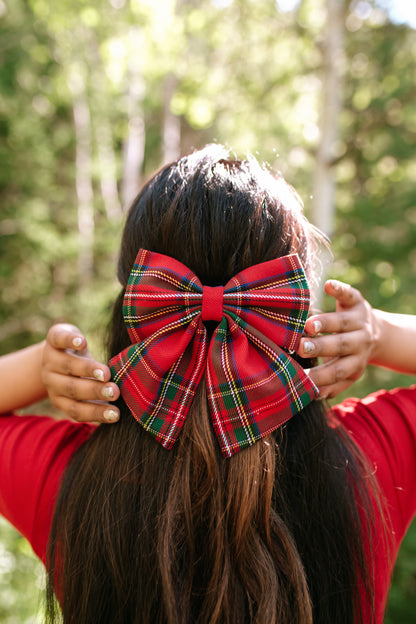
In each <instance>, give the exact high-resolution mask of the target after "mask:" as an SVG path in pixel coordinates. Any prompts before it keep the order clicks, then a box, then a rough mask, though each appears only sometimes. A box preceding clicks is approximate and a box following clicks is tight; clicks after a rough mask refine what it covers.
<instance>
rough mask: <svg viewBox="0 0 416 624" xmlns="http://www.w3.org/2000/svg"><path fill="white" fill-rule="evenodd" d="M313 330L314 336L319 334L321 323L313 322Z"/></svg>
mask: <svg viewBox="0 0 416 624" xmlns="http://www.w3.org/2000/svg"><path fill="white" fill-rule="evenodd" d="M313 328H314V330H315V333H316V334H319V332H320V331H321V329H322V323H321V321H314V322H313Z"/></svg>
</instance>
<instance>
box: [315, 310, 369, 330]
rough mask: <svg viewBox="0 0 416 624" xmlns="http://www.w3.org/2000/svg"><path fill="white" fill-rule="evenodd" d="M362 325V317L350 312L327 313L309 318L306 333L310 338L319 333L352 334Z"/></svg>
mask: <svg viewBox="0 0 416 624" xmlns="http://www.w3.org/2000/svg"><path fill="white" fill-rule="evenodd" d="M362 324H363V321H362V318H361V316H360V315H356V314H352V313H351V312H348V311H345V312H343V311H340V312H327V313H326V314H319V315H316V316H311V317H310V318H308V320H307V321H306V323H305V331H306V333H307V334H308V335H309V336H316V335H317V334H318V333H324V334H330V333H335V332H336V333H340V332H351V331H354V330H356V329H360V328H361V327H362ZM317 328H318V331H317Z"/></svg>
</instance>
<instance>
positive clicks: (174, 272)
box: [110, 250, 317, 456]
mask: <svg viewBox="0 0 416 624" xmlns="http://www.w3.org/2000/svg"><path fill="white" fill-rule="evenodd" d="M308 309H309V287H308V283H307V280H306V277H305V274H304V271H303V269H302V266H301V264H300V261H299V258H298V256H297V255H296V254H294V255H289V256H284V257H283V258H277V259H275V260H271V261H269V262H264V263H262V264H258V265H255V266H252V267H249V268H248V269H245V270H244V271H241V272H240V273H238V274H237V275H236V276H234V277H233V278H232V279H231V280H230V281H229V282H228V283H227V284H226V285H225V287H222V286H216V287H209V286H204V287H203V286H202V284H201V283H200V281H199V280H198V278H197V277H196V275H195V274H194V273H193V272H192V271H191V270H190V269H189V268H187V267H186V266H185V265H183V264H182V263H180V262H178V261H177V260H175V259H173V258H170V257H168V256H164V255H162V254H158V253H153V252H149V251H146V250H140V251H139V253H138V256H137V258H136V263H135V265H134V267H133V270H132V272H131V274H130V278H129V283H128V285H127V287H126V293H125V296H124V305H123V315H124V319H125V323H126V326H127V330H128V332H129V336H130V338H131V341H132V345H131V346H130V347H128V348H127V349H124V351H122V352H121V353H120V354H118V355H117V356H115V357H114V358H112V359H111V361H110V367H111V371H112V375H113V379H114V381H115V382H116V383H117V384H118V385H119V386H120V389H121V395H122V397H123V398H124V400H125V402H126V403H127V405H128V407H129V408H130V410H131V412H132V414H133V416H134V417H135V418H136V420H138V421H139V422H140V423H141V424H142V425H143V426H144V427H145V428H146V429H148V430H149V431H150V432H152V433H153V435H155V437H156V439H157V440H158V441H159V442H160V443H161V444H162V445H163V446H165V447H166V448H171V446H172V445H173V444H174V442H175V441H176V439H177V436H178V434H179V432H180V429H181V428H182V426H183V423H184V420H185V418H186V415H187V413H188V411H189V408H190V406H191V404H192V400H193V398H194V396H195V392H196V390H197V387H198V385H199V383H200V382H201V380H202V377H203V374H204V372H205V370H206V380H207V396H208V403H209V407H210V412H211V416H212V421H213V426H214V430H215V433H216V435H217V438H218V441H219V444H220V447H221V450H222V453H223V455H225V456H231V455H232V454H233V453H235V452H237V451H238V450H240V449H242V448H245V447H246V446H249V445H251V444H254V442H256V440H258V439H260V438H261V437H264V436H265V435H268V434H269V433H270V432H271V431H273V430H274V429H276V428H277V427H279V426H281V425H282V424H283V423H284V422H286V421H287V420H288V419H289V418H291V416H292V415H293V414H296V413H297V412H299V411H300V410H301V409H303V407H305V405H307V404H308V403H309V402H310V401H311V400H313V398H315V396H316V395H317V389H316V387H315V385H314V384H313V382H312V380H311V379H310V377H309V376H308V375H306V373H305V372H304V370H303V369H302V367H301V366H300V365H299V364H298V363H297V362H296V361H295V360H294V359H293V358H292V357H291V356H290V355H289V354H288V353H287V352H291V351H294V350H296V348H297V347H298V345H299V341H300V338H301V335H302V332H303V328H304V325H305V322H306V318H307V314H308ZM210 320H212V321H217V322H219V324H218V326H217V327H216V329H215V331H214V333H213V335H212V338H211V340H210V342H209V343H208V335H207V330H206V328H205V325H204V321H210Z"/></svg>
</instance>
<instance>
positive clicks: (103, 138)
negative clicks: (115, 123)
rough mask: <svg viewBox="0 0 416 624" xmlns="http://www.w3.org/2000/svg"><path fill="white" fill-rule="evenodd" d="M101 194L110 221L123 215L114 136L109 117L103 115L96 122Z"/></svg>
mask: <svg viewBox="0 0 416 624" xmlns="http://www.w3.org/2000/svg"><path fill="white" fill-rule="evenodd" d="M95 128H96V142H97V151H98V163H99V170H100V185H101V194H102V196H103V201H104V206H105V211H106V214H107V218H108V220H109V221H116V220H117V219H119V218H120V217H121V215H122V210H121V205H120V200H119V197H118V189H117V165H116V156H115V154H114V146H113V136H112V132H111V126H110V123H109V121H108V119H107V118H106V117H104V116H102V117H101V118H100V119H99V120H98V121H97V122H96V124H95Z"/></svg>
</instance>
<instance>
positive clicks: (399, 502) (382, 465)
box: [333, 386, 416, 535]
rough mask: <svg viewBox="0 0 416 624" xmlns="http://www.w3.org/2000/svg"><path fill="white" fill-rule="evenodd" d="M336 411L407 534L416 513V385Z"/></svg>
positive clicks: (394, 519)
mask: <svg viewBox="0 0 416 624" xmlns="http://www.w3.org/2000/svg"><path fill="white" fill-rule="evenodd" d="M333 413H334V415H335V417H336V418H337V420H338V421H339V422H340V423H341V424H342V426H343V427H345V429H346V430H347V431H348V433H349V434H350V436H351V437H352V438H353V440H354V441H355V442H356V444H357V445H358V447H359V448H360V449H361V451H362V452H363V454H364V455H365V456H366V458H367V459H368V461H369V463H370V466H371V468H372V470H373V471H374V474H375V476H376V478H377V481H378V483H379V485H380V488H381V491H382V493H383V496H384V497H385V499H386V500H387V502H388V505H389V508H390V511H391V519H392V522H393V524H394V529H395V530H396V531H397V532H398V533H399V534H401V535H403V534H404V532H405V531H406V529H407V527H408V525H409V523H410V521H411V520H412V518H413V517H414V515H415V513H416V488H415V485H414V484H415V483H416V386H411V387H410V388H397V389H395V390H391V391H385V390H381V391H379V392H376V393H374V394H370V395H369V396H367V397H366V398H364V399H356V398H351V399H347V400H346V401H344V402H343V403H341V404H340V405H337V406H335V407H334V408H333Z"/></svg>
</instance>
